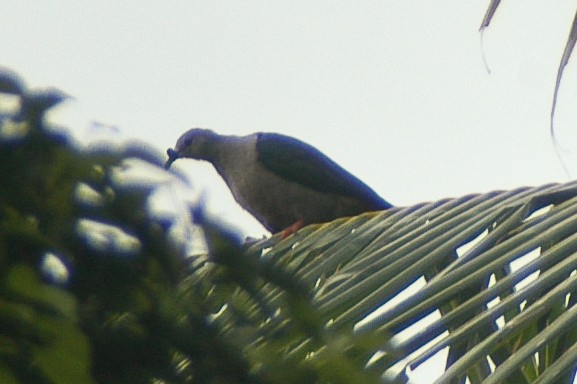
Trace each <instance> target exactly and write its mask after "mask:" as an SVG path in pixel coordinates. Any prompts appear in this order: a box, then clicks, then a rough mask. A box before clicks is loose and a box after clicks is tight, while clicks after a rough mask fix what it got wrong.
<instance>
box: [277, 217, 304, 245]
mask: <svg viewBox="0 0 577 384" xmlns="http://www.w3.org/2000/svg"><path fill="white" fill-rule="evenodd" d="M304 226H305V223H304V222H303V221H302V220H299V221H296V222H294V223H293V224H292V225H291V226H289V227H287V228H285V229H283V230H282V231H281V232H280V238H281V240H284V239H286V238H287V237H289V236H290V235H292V234H293V233H295V232H296V231H298V230H299V229H301V228H302V227H304Z"/></svg>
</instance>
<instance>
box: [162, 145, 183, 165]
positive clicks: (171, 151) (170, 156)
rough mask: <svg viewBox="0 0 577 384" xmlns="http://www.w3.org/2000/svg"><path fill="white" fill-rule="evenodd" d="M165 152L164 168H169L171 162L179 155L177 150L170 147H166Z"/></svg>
mask: <svg viewBox="0 0 577 384" xmlns="http://www.w3.org/2000/svg"><path fill="white" fill-rule="evenodd" d="M166 154H167V155H168V160H166V163H164V169H169V168H170V166H171V165H172V163H174V162H175V161H176V160H177V159H178V158H179V157H180V156H179V154H178V152H176V151H175V150H174V149H172V148H168V150H167V151H166Z"/></svg>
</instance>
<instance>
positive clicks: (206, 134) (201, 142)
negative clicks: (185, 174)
mask: <svg viewBox="0 0 577 384" xmlns="http://www.w3.org/2000/svg"><path fill="white" fill-rule="evenodd" d="M218 138H219V136H218V135H217V134H216V133H214V132H213V131H211V130H210V129H202V128H193V129H190V130H188V131H186V132H185V133H184V134H183V135H182V136H180V138H179V139H178V140H177V142H176V146H175V147H174V149H173V148H169V149H168V150H167V151H166V153H167V154H168V160H166V163H165V164H164V168H165V169H168V168H170V166H171V165H172V163H174V162H175V161H176V160H178V159H180V158H181V157H188V158H191V159H197V160H210V159H211V157H212V155H213V153H214V150H215V148H214V143H216V142H217V141H218Z"/></svg>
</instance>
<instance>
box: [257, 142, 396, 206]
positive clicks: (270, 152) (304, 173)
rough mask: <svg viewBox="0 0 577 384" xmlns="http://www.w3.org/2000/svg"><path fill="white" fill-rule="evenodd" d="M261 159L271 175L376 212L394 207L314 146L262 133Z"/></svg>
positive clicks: (258, 145)
mask: <svg viewBox="0 0 577 384" xmlns="http://www.w3.org/2000/svg"><path fill="white" fill-rule="evenodd" d="M257 135H258V139H257V145H256V147H257V152H258V159H259V160H260V162H261V163H262V164H263V165H264V167H265V168H267V169H268V170H269V171H271V172H273V173H275V174H277V175H279V176H282V177H283V178H285V179H287V180H291V181H294V182H296V183H299V184H302V185H305V186H307V187H309V188H311V189H314V190H317V191H319V192H323V193H333V194H336V195H341V196H346V197H350V198H355V199H359V200H361V201H364V202H366V203H368V204H370V205H371V206H373V207H374V208H375V210H376V209H388V208H391V207H392V205H391V204H389V203H388V202H386V201H385V200H383V199H382V198H381V197H379V195H377V194H376V193H375V192H374V191H373V190H372V189H371V188H369V187H368V186H367V185H366V184H365V183H363V182H362V181H361V180H359V179H357V178H356V177H355V176H353V175H351V174H350V173H349V172H347V171H346V170H345V169H343V168H342V167H341V166H339V165H338V164H337V163H335V162H334V161H332V160H331V159H329V158H328V157H327V156H325V155H324V154H323V153H322V152H321V151H319V150H318V149H316V148H314V147H313V146H311V145H308V144H306V143H303V142H302V141H299V140H297V139H294V138H292V137H289V136H284V135H280V134H277V133H258V134H257Z"/></svg>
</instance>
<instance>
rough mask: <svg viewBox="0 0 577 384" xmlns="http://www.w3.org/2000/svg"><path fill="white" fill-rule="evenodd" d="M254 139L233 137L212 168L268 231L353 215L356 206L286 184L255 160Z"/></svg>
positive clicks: (344, 199) (285, 181)
mask: <svg viewBox="0 0 577 384" xmlns="http://www.w3.org/2000/svg"><path fill="white" fill-rule="evenodd" d="M256 140H257V137H256V135H250V136H245V137H234V138H230V139H229V140H227V142H226V144H224V145H222V146H221V148H222V149H221V151H220V152H219V155H218V158H217V159H215V162H214V165H215V168H216V169H217V171H218V172H219V174H220V175H221V176H222V178H223V179H224V180H225V182H226V183H227V185H228V187H229V188H230V190H231V192H232V194H233V196H234V198H235V199H236V201H237V202H238V203H239V204H240V205H241V206H242V207H243V208H244V209H246V210H247V211H248V212H250V213H251V214H252V215H253V216H255V217H256V218H257V219H258V220H259V221H260V222H261V223H262V224H263V225H264V226H265V227H266V228H267V229H268V230H269V231H271V232H278V231H280V230H282V229H284V228H287V227H288V226H290V225H292V224H294V223H295V222H296V221H298V220H302V221H303V223H304V224H310V223H315V222H324V221H331V220H333V219H334V218H336V217H339V216H347V215H355V214H358V213H360V212H362V211H364V210H366V207H363V209H359V207H357V206H355V205H358V202H353V201H349V200H350V199H346V198H342V197H341V198H339V197H338V196H335V195H331V194H326V193H320V192H318V191H314V190H312V189H309V188H306V187H304V186H302V185H301V184H298V183H295V182H290V181H287V180H286V179H284V178H282V177H279V176H278V175H276V174H274V173H272V172H271V171H269V170H268V169H266V168H264V167H263V166H262V165H261V164H260V163H259V161H258V160H257V151H256Z"/></svg>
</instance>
